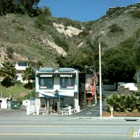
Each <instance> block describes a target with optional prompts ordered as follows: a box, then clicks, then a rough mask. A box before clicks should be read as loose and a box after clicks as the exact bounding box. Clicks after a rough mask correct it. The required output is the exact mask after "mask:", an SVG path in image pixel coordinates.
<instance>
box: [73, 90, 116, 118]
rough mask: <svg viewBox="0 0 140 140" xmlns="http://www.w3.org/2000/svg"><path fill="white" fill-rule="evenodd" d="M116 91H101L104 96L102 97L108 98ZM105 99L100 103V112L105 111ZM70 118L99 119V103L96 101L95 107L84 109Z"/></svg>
mask: <svg viewBox="0 0 140 140" xmlns="http://www.w3.org/2000/svg"><path fill="white" fill-rule="evenodd" d="M115 92H116V91H107V90H103V91H102V94H103V95H104V97H107V96H109V95H110V94H112V93H115ZM105 104H106V103H105V99H104V100H103V101H102V110H103V111H104V110H106V109H107V107H106V105H105ZM72 116H89V117H99V116H100V102H99V101H98V103H97V104H96V105H95V106H91V107H87V108H85V109H83V110H82V111H81V112H79V113H76V114H73V115H72Z"/></svg>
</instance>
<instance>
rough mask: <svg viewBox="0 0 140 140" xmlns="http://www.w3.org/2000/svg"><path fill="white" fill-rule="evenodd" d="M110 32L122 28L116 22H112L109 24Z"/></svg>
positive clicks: (120, 30)
mask: <svg viewBox="0 0 140 140" xmlns="http://www.w3.org/2000/svg"><path fill="white" fill-rule="evenodd" d="M109 29H110V32H111V33H115V32H123V31H124V30H123V28H122V27H120V26H118V25H117V24H112V25H111V26H109Z"/></svg>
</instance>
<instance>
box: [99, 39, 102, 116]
mask: <svg viewBox="0 0 140 140" xmlns="http://www.w3.org/2000/svg"><path fill="white" fill-rule="evenodd" d="M99 86H100V87H99V88H100V90H99V91H100V117H102V68H101V42H100V40H99Z"/></svg>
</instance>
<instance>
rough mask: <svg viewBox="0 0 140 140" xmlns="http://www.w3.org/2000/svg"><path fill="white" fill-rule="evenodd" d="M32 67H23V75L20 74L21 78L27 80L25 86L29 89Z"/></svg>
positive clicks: (32, 74) (32, 72)
mask: <svg viewBox="0 0 140 140" xmlns="http://www.w3.org/2000/svg"><path fill="white" fill-rule="evenodd" d="M34 73H35V72H34V69H33V68H32V67H27V68H26V69H25V71H23V75H22V78H23V80H24V81H25V80H27V81H28V83H27V85H26V86H27V87H28V88H29V89H31V88H32V84H31V79H32V77H33V76H34Z"/></svg>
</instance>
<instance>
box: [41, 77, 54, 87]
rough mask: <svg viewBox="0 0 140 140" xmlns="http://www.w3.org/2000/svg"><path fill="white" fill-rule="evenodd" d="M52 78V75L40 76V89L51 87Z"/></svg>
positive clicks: (52, 83)
mask: <svg viewBox="0 0 140 140" xmlns="http://www.w3.org/2000/svg"><path fill="white" fill-rule="evenodd" d="M53 85H54V79H53V77H40V79H39V87H40V89H53Z"/></svg>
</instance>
